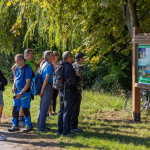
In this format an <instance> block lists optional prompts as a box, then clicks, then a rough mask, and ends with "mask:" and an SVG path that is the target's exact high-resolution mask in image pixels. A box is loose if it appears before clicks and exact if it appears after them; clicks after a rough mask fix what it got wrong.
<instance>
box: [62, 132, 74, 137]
mask: <svg viewBox="0 0 150 150" xmlns="http://www.w3.org/2000/svg"><path fill="white" fill-rule="evenodd" d="M74 135H75V134H74V133H68V134H62V136H63V137H66V136H74Z"/></svg>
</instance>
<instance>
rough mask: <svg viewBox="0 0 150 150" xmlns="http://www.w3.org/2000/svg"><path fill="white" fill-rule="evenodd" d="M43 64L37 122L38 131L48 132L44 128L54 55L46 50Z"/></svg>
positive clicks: (48, 103) (49, 97)
mask: <svg viewBox="0 0 150 150" xmlns="http://www.w3.org/2000/svg"><path fill="white" fill-rule="evenodd" d="M44 60H45V63H44V64H43V65H42V67H41V69H42V82H43V85H42V88H41V92H40V94H39V96H41V102H40V109H39V116H38V121H37V128H38V131H49V130H50V128H48V127H46V117H47V111H48V108H49V105H50V103H51V97H52V86H53V66H52V65H51V64H52V61H53V60H54V55H53V53H52V52H51V51H49V50H47V51H46V52H45V53H44Z"/></svg>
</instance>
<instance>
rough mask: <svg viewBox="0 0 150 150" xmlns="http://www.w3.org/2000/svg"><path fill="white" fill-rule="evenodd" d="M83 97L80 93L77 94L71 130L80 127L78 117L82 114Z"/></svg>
mask: <svg viewBox="0 0 150 150" xmlns="http://www.w3.org/2000/svg"><path fill="white" fill-rule="evenodd" d="M81 99H82V95H81V93H80V92H76V94H75V104H74V106H73V112H72V116H71V122H70V128H71V129H75V128H77V127H78V117H79V113H80V105H81Z"/></svg>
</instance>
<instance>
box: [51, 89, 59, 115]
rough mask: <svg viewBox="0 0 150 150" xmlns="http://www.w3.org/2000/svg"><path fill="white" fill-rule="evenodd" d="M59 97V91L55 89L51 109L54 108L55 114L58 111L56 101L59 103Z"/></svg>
mask: <svg viewBox="0 0 150 150" xmlns="http://www.w3.org/2000/svg"><path fill="white" fill-rule="evenodd" d="M57 96H58V90H56V89H54V88H53V94H52V102H51V105H52V106H51V107H52V111H53V112H55V111H56V101H57Z"/></svg>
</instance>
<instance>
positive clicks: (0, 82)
mask: <svg viewBox="0 0 150 150" xmlns="http://www.w3.org/2000/svg"><path fill="white" fill-rule="evenodd" d="M0 62H1V60H0ZM6 85H7V79H6V78H5V77H4V75H3V73H2V72H1V70H0V124H1V117H2V112H3V105H4V102H3V91H4V90H5V89H4V86H6Z"/></svg>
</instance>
